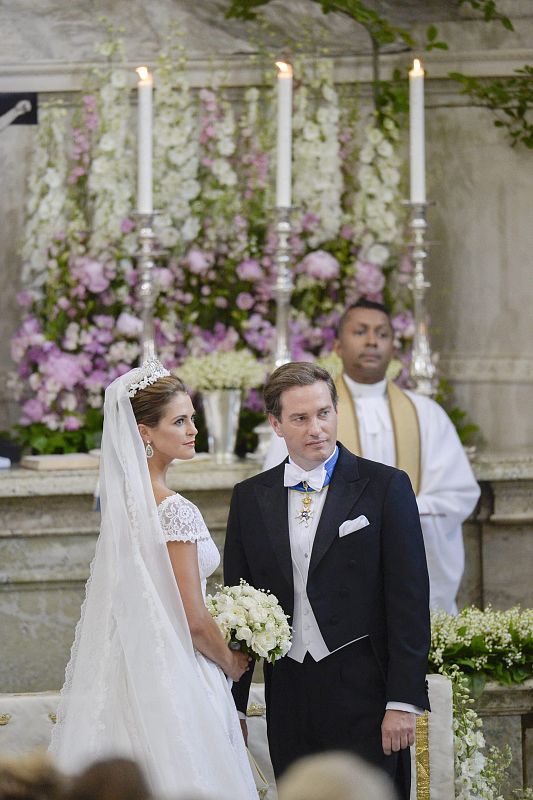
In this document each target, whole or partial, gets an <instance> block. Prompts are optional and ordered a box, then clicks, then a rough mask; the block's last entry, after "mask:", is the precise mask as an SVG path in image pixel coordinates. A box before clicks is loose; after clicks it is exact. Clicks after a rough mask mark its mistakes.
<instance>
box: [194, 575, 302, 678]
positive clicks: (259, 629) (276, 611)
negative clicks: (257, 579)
mask: <svg viewBox="0 0 533 800" xmlns="http://www.w3.org/2000/svg"><path fill="white" fill-rule="evenodd" d="M206 604H207V608H208V610H209V612H210V614H211V616H212V617H213V619H214V620H215V622H216V623H217V625H218V627H219V628H220V630H221V632H222V635H223V636H224V638H225V640H226V641H227V642H228V644H229V645H230V646H231V645H238V646H239V648H240V649H241V650H242V651H243V652H244V653H249V655H251V656H253V658H254V659H255V660H256V661H258V660H259V659H260V658H267V659H268V660H269V661H271V662H272V664H273V663H274V662H275V661H277V659H278V658H282V657H283V656H284V655H286V654H287V653H288V651H289V648H290V646H291V636H292V634H291V628H290V626H289V623H288V622H287V615H286V614H285V613H284V611H283V609H282V608H281V606H280V604H279V601H278V598H277V597H275V595H273V594H270V592H266V591H264V590H263V589H254V587H253V586H250V585H249V584H248V583H246V581H244V580H241V582H240V584H239V586H220V587H219V590H218V592H217V593H216V594H215V595H207V598H206Z"/></svg>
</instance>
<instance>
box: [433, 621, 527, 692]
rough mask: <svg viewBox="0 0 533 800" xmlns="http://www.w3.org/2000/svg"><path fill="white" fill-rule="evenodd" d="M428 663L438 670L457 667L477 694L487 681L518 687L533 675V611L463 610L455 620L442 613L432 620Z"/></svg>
mask: <svg viewBox="0 0 533 800" xmlns="http://www.w3.org/2000/svg"><path fill="white" fill-rule="evenodd" d="M431 628H432V642H431V652H430V663H431V666H432V667H433V669H435V670H439V669H440V668H441V667H443V666H446V665H449V664H457V665H459V667H460V669H461V670H462V671H463V672H464V673H465V674H466V675H467V677H468V679H469V680H470V682H471V684H472V685H473V688H474V690H475V691H474V694H476V695H477V694H479V693H480V692H481V691H482V689H483V686H484V684H485V680H486V679H487V678H494V679H495V680H498V681H500V682H502V683H506V684H508V685H509V684H512V683H520V682H521V681H523V680H525V679H526V678H528V677H531V675H532V663H533V609H531V608H525V609H521V608H520V607H519V606H514V607H513V608H510V609H508V610H506V611H496V610H494V609H492V608H491V607H490V606H489V607H488V608H486V609H485V610H481V609H479V608H475V607H474V606H472V607H468V608H464V609H463V610H462V611H461V613H460V614H458V615H457V616H456V617H453V616H450V615H449V614H446V613H445V612H443V611H440V612H434V613H433V614H432V618H431Z"/></svg>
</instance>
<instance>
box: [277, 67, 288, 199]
mask: <svg viewBox="0 0 533 800" xmlns="http://www.w3.org/2000/svg"><path fill="white" fill-rule="evenodd" d="M276 66H277V68H278V141H277V170H276V206H277V207H278V208H288V207H289V206H290V205H291V166H292V67H291V65H290V64H286V63H285V62H283V61H276Z"/></svg>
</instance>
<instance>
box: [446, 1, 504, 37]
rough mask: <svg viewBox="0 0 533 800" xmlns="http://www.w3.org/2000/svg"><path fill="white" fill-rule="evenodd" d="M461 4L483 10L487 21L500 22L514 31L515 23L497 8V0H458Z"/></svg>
mask: <svg viewBox="0 0 533 800" xmlns="http://www.w3.org/2000/svg"><path fill="white" fill-rule="evenodd" d="M457 4H458V5H459V6H466V5H469V6H470V7H471V8H473V9H474V10H475V11H482V12H483V19H484V20H485V22H492V21H494V20H495V21H496V22H500V23H501V24H502V25H503V27H504V28H505V29H506V30H508V31H514V28H513V23H512V22H511V20H510V19H509V17H506V16H505V14H502V13H501V12H500V11H498V9H497V8H496V0H457Z"/></svg>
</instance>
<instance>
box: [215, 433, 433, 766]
mask: <svg viewBox="0 0 533 800" xmlns="http://www.w3.org/2000/svg"><path fill="white" fill-rule="evenodd" d="M283 475H284V464H280V465H279V466H277V467H274V468H273V469H270V470H268V471H267V472H263V473H261V474H259V475H256V476H254V477H253V478H249V479H248V480H246V481H243V482H242V483H240V484H237V485H236V486H235V489H234V492H233V497H232V501H231V508H230V514H229V519H228V528H227V533H226V545H225V551H224V581H225V583H226V584H229V585H234V584H238V582H239V580H240V578H244V579H245V580H246V581H248V583H250V584H251V585H252V586H255V587H257V588H260V589H268V590H270V591H271V592H272V593H273V594H275V595H276V596H277V598H278V600H279V601H280V603H281V605H282V607H283V609H284V611H285V612H286V613H287V614H288V615H289V617H291V618H292V614H293V609H294V586H293V574H292V561H291V550H290V541H289V525H288V491H289V490H288V489H286V488H284V486H283ZM362 514H364V515H365V516H366V518H367V519H368V521H369V523H370V524H369V525H367V526H366V527H364V528H362V529H361V530H359V531H355V532H353V533H350V534H347V535H346V536H343V537H340V536H339V527H340V525H341V524H342V523H343V522H345V521H346V520H351V519H355V518H357V517H358V516H360V515H362ZM307 594H308V597H309V601H310V603H311V607H312V609H313V612H314V615H315V617H316V620H317V622H318V626H319V628H320V632H321V634H322V636H323V638H324V641H325V643H326V646H327V647H328V649H329V650H330V651H336V650H337V649H338V648H341V647H342V646H343V645H345V644H346V643H348V642H352V641H353V640H354V639H358V638H359V637H364V636H368V638H367V639H366V640H362V641H363V644H360V643H356V644H355V645H350V646H349V647H347V648H345V651H339V653H337V654H334V655H333V656H328V657H327V658H326V659H324V660H323V661H322V662H319V664H320V677H319V678H318V679H319V680H321V681H326V682H328V678H327V672H325V670H327V669H328V662H331V665H332V667H331V668H332V670H333V672H332V674H331V676H330V677H331V681H333V682H338V681H339V680H340V681H341V682H342V680H343V675H344V674H345V672H346V664H344V666H340V667H338V666H337V664H338V662H339V659H344V661H346V660H347V659H349V660H350V659H351V660H353V661H354V664H355V666H354V672H355V673H358V674H360V675H361V676H363V675H366V676H367V677H366V678H365V680H367V681H369V680H370V679H369V678H368V673H367V672H365V670H366V668H367V666H368V665H366V666H365V667H364V668H363V667H361V669H360V670H359V671H358V670H357V659H359V658H368V657H370V659H371V660H372V663H373V664H374V665H375V667H376V671H377V672H378V673H379V676H380V677H379V680H380V681H381V689H380V690H379V691H376V692H374V693H373V692H372V691H370V690H369V691H368V692H367V691H366V689H365V687H364V686H363V688H362V691H361V687H359V688H358V689H357V691H352V690H353V689H354V688H355V685H352V690H350V691H348V690H347V692H346V693H345V695H346V696H344V695H343V696H342V697H340V696H339V699H338V700H337V699H336V697H337V696H336V695H335V696H333V695H331V696H328V693H327V692H325V693H324V702H325V703H327V704H328V705H330V704H331V703H334V704H335V703H337V702H338V703H339V704H342V706H343V708H344V706H345V704H346V702H348V706H352V705H353V711H351V713H352V716H351V717H350V722H349V725H348V727H347V729H346V730H347V731H348V733H344V734H343V736H344V738H346V736H347V737H348V739H349V741H346V742H344V743H343V740H342V737H341V741H339V735H340V734H339V733H338V729H339V727H342V725H339V724H338V722H337V717H338V714H339V713H340V709H335V708H333V709H332V708H329V707H328V708H327V709H326V708H325V707H324V703H320V702H318V703H317V702H316V701H315V700H313V701H312V702H311V700H310V699H309V697H308V696H306V697H307V700H305V699H302V698H300V700H299V701H295V700H294V697H295V696H296V695H295V692H294V686H293V687H292V688H291V686H290V685H287V681H294V680H295V678H294V670H293V666H294V669H296V670H297V671H298V669H300V668H304V671H305V665H306V664H309V663H311V666H312V670H311V672H309V670H308V671H307V672H308V673H309V674H311V673H312V672H313V670H314V671H315V673H316V670H317V665H315V663H314V661H313V660H312V659H311V658H310V656H309V655H308V656H306V660H305V662H304V664H303V665H298V664H295V663H293V664H289V661H291V660H290V659H287V658H285V659H282V660H281V661H278V662H276V664H275V665H274V667H271V666H269V665H266V668H265V682H266V686H265V691H266V696H267V705H270V706H271V709H270V710H271V712H273V710H274V708H275V707H277V708H279V710H280V713H281V705H283V706H284V707H287V706H288V705H291V703H293V702H300V703H304V704H305V705H310V704H314V705H316V706H317V707H316V708H307V709H306V717H305V721H303V722H302V724H304V725H305V726H306V728H309V727H312V723H313V719H312V715H315V717H316V719H317V720H320V723H319V724H320V736H319V738H320V741H321V742H322V744H321V745H320V746H317V744H316V742H315V743H314V744H312V743H309V744H308V746H307V747H304V750H305V749H307V750H308V751H309V752H312V751H313V750H318V749H331V747H332V746H334V747H337V748H339V747H341V748H342V747H344V748H346V749H356V750H361V748H358V747H357V746H355V747H354V748H352V741H351V739H352V733H350V731H351V732H353V737H354V740H357V739H358V737H359V739H361V741H363V740H365V739H368V736H367V735H366V734H365V731H358V730H357V727H358V725H359V724H361V725H365V724H367V723H366V722H365V721H364V720H367V719H368V714H367V713H366V712H367V711H368V710H369V709H368V707H369V706H370V705H372V704H373V705H374V706H375V707H374V708H373V711H374V712H375V718H376V720H381V719H382V717H383V714H384V713H385V704H386V702H387V701H396V702H404V703H409V704H412V705H414V706H418V707H421V708H429V704H428V698H427V689H426V682H425V675H426V669H427V655H428V650H429V643H430V623H429V581H428V573H427V565H426V558H425V552H424V544H423V540H422V531H421V528H420V519H419V514H418V508H417V505H416V499H415V495H414V493H413V490H412V488H411V484H410V481H409V478H408V477H407V475H406V474H405V473H404V472H402V471H401V470H398V469H395V468H393V467H388V466H385V465H383V464H379V463H377V462H375V461H369V460H367V459H363V458H359V457H357V456H354V455H353V454H352V453H351V452H350V451H348V450H346V448H345V447H343V446H342V445H340V444H339V458H338V461H337V464H336V466H335V470H334V472H333V476H332V479H331V483H330V485H329V487H328V490H327V496H326V500H325V503H324V507H323V510H322V515H321V518H320V521H319V524H318V528H317V531H316V536H315V540H314V545H313V550H312V553H311V560H310V565H309V574H308V580H307ZM369 645H370V647H369ZM369 654H370V656H369ZM283 662H286V664H285V665H284V664H283ZM334 665H335V666H334ZM338 669H340V670H341V671H340V672H338V671H337V670H338ZM343 670H344V671H343ZM289 673H290V675H289ZM285 674H286V676H287V677H286V679H285V678H284V675H285ZM317 674H318V673H317ZM277 675H278V676H279V678H278V677H276V676H277ZM339 675H340V678H339ZM297 680H298V681H299V680H300V679H297ZM302 680H303V678H302ZM361 680H362V678H361ZM372 680H373V679H372ZM250 681H251V674H249V673H248V674H247V676H246V677H244V678H242V679H241V681H239V683H238V684H236V685H235V686H234V697H235V701H236V704H237V708H238V709H239V710H241V711H245V710H246V705H247V697H248V692H249V684H250ZM370 682H371V681H370ZM296 694H297V693H296ZM346 698H348V700H346ZM361 708H364V709H365V713H364V714H362V715H359V717H358V710H360V709H361ZM267 714H268V711H267ZM309 715H311V716H309ZM274 716H276V718H277V717H278V716H279V715H278V714H277V713H276V714H275V715H274ZM329 717H331V721H330V723H329V724H330V725H331V726H332V727H333V729H334V730H332V737H333V738H331V737H330V739H328V734H327V731H326V732H324V724H326V722H327V719H328V718H329ZM295 718H298V708H297V707H294V705H292V708H291V711H290V720H294V719H295ZM338 718H339V719H340V717H338ZM290 720H288V719H287V718H285V719H284V722H283V725H284V726H285V727H286V726H287V725H291V724H292V722H290ZM302 720H303V718H302ZM271 722H272V714H270V715H269V727H271V725H270V723H271ZM373 728H376V726H375V725H373ZM317 730H318V722H317ZM271 733H272V731H269V739H270V741H271V745H272V737H271ZM333 734H335V735H333ZM279 735H280V731H279V730H278V731H277V733H276V736H277V737H279ZM368 735H369V736H374V738H376V737H377V738H379V732H378V731H377V730H374V732H373V733H372V734H370V732H368ZM293 738H298V739H299V738H300V737H299V736H296V737H293ZM303 738H305V737H303ZM330 741H331V744H329V742H330ZM373 747H375V752H376V753H377V752H378V751H379V750H380V748H381V742H380V740H379V741H377V742H374V745H373ZM284 748H285V750H287V748H288V750H289V751H290V750H291V749H294V757H297V756H299V755H302V754H303V753H302V752H301V750H302V746H301V743H298V742H287V741H285V743H284ZM271 750H272V747H271ZM381 752H382V751H381ZM376 758H377V756H376ZM275 760H276V759H275V758H274V755H273V762H274V761H275ZM282 760H283V759H282ZM291 760H294V759H293V757H292V756H291V753H290V752H289V753H288V756H287V758H286V759H285V760H284V763H283V764H281V765H278V766H283V767H284V766H286V765H287V764H288V763H289V762H290V761H291ZM374 760H376V759H374ZM274 767H276V763H274Z"/></svg>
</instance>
